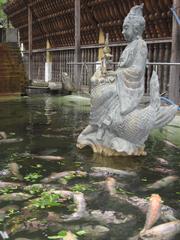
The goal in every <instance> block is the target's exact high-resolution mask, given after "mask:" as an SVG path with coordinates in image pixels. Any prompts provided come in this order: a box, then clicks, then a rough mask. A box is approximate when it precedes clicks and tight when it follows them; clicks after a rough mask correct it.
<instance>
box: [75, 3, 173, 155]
mask: <svg viewBox="0 0 180 240" xmlns="http://www.w3.org/2000/svg"><path fill="white" fill-rule="evenodd" d="M142 10H143V4H141V5H137V6H134V7H133V8H131V10H130V12H129V13H128V15H127V16H126V18H125V19H124V23H123V31H122V33H123V35H124V38H125V40H126V41H127V47H126V48H125V50H124V51H123V53H122V55H121V57H120V60H119V64H118V68H117V70H116V71H115V72H114V71H111V70H110V71H107V72H105V73H104V71H102V68H101V67H100V68H99V69H98V70H97V71H96V72H95V74H94V75H93V77H92V79H91V82H92V93H91V104H92V107H91V112H90V121H89V125H88V126H87V127H86V128H85V129H84V130H83V131H82V133H81V134H80V135H79V137H78V140H77V146H78V147H79V148H82V147H84V146H87V145H88V146H91V147H92V149H93V151H94V152H98V153H100V154H105V155H144V154H145V152H144V141H145V140H146V139H147V137H148V135H149V132H150V130H151V129H152V128H154V127H157V126H159V125H161V126H162V125H163V124H166V123H167V122H168V121H170V120H171V119H172V118H173V117H174V115H175V113H176V109H177V107H169V108H168V109H166V111H165V112H164V109H163V114H165V113H166V115H165V117H164V122H161V124H160V123H159V125H158V124H157V122H156V120H157V119H158V118H159V114H162V108H161V109H160V98H159V85H158V78H157V74H156V73H155V72H154V74H153V76H152V80H151V104H150V105H149V106H148V107H147V108H144V109H140V107H139V103H140V101H141V99H142V96H143V94H144V74H145V67H146V60H147V45H146V43H145V41H144V40H143V39H142V34H143V31H144V29H145V20H144V17H143V14H142ZM167 110H168V112H167ZM168 113H169V115H168ZM170 115H171V116H170ZM163 116H164V115H163Z"/></svg>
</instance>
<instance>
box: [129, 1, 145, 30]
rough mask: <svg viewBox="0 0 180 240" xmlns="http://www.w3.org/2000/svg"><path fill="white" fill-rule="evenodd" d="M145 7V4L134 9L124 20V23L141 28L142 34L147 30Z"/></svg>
mask: <svg viewBox="0 0 180 240" xmlns="http://www.w3.org/2000/svg"><path fill="white" fill-rule="evenodd" d="M143 6H144V3H142V4H140V5H136V6H134V7H132V8H131V10H130V11H129V13H128V15H127V16H126V17H125V19H124V22H132V24H133V25H135V26H138V27H139V28H140V32H143V31H144V28H145V19H144V17H143Z"/></svg>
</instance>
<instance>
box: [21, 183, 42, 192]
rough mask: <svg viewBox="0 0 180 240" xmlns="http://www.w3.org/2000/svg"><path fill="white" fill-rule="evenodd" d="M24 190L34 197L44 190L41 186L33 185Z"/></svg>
mask: <svg viewBox="0 0 180 240" xmlns="http://www.w3.org/2000/svg"><path fill="white" fill-rule="evenodd" d="M24 190H25V191H27V192H29V193H30V194H32V195H36V194H39V193H42V192H43V190H44V189H43V186H42V185H41V184H33V185H30V186H26V187H25V188H24Z"/></svg>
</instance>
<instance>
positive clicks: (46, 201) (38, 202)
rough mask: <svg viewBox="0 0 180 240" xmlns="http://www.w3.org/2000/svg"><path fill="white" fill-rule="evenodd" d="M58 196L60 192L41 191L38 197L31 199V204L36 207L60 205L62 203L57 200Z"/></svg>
mask: <svg viewBox="0 0 180 240" xmlns="http://www.w3.org/2000/svg"><path fill="white" fill-rule="evenodd" d="M60 198H61V196H60V194H56V193H50V192H43V193H42V194H41V197H40V198H37V199H34V200H32V206H34V207H36V208H50V207H56V206H62V203H60V202H59V199H60Z"/></svg>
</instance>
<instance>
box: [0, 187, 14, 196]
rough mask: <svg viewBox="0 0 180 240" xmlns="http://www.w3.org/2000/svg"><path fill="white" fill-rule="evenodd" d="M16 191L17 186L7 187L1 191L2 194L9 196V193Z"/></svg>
mask: <svg viewBox="0 0 180 240" xmlns="http://www.w3.org/2000/svg"><path fill="white" fill-rule="evenodd" d="M16 189H17V186H16V187H5V188H2V189H0V193H2V194H8V193H12V192H14V190H16Z"/></svg>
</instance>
